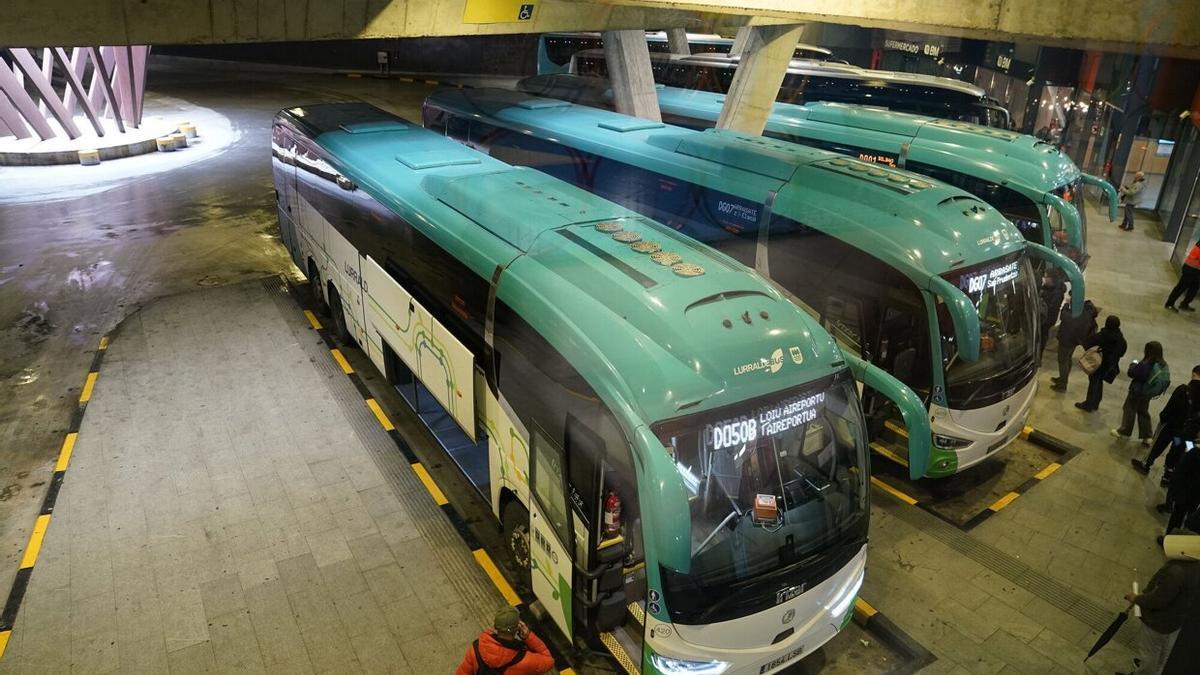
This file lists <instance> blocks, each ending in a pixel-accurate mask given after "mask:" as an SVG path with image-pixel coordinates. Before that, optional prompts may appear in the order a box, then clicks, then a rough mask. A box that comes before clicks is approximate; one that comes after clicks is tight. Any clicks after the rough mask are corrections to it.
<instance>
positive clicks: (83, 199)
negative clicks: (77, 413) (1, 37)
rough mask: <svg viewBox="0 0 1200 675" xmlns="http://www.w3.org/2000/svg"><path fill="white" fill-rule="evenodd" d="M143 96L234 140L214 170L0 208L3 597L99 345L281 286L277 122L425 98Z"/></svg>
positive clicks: (259, 91) (317, 92)
mask: <svg viewBox="0 0 1200 675" xmlns="http://www.w3.org/2000/svg"><path fill="white" fill-rule="evenodd" d="M149 88H150V89H151V90H152V91H154V92H156V93H161V94H164V95H167V96H172V97H176V98H180V99H186V100H188V101H190V102H192V103H194V104H196V105H199V106H204V107H207V108H212V109H215V110H217V111H219V112H221V113H222V114H224V115H226V116H227V117H228V118H229V119H230V121H231V122H232V123H233V127H234V128H235V129H236V130H238V131H239V132H241V133H240V136H239V137H238V139H237V140H236V141H235V142H233V144H231V145H230V146H229V147H228V148H226V149H225V151H224V152H222V153H220V154H218V155H216V156H213V157H211V158H208V159H205V160H202V161H200V162H197V163H194V164H190V165H187V166H182V167H179V168H177V169H174V170H171V171H168V172H160V173H155V174H152V175H150V176H147V177H144V178H140V179H133V180H127V181H124V182H120V183H115V184H113V186H112V187H111V188H110V189H106V190H104V191H102V192H99V193H95V194H88V195H86V196H78V193H77V192H76V191H75V190H70V191H62V192H59V193H57V194H53V195H52V196H49V197H45V198H42V199H40V200H38V201H33V202H28V203H4V204H0V587H3V588H8V586H9V585H10V583H11V578H12V575H13V574H14V573H15V572H16V569H17V561H18V559H19V557H20V555H21V551H22V549H23V547H24V545H25V542H26V541H27V539H28V535H29V530H30V528H31V527H32V525H33V522H34V519H35V515H36V513H37V510H38V509H39V507H40V504H41V501H42V498H43V496H44V494H45V491H46V489H47V485H48V480H49V478H50V474H51V468H52V465H53V462H54V460H55V457H56V456H57V453H58V449H59V448H58V445H59V443H61V440H62V434H63V432H64V431H65V430H66V427H67V424H68V421H69V420H70V418H71V413H72V411H73V410H74V408H75V404H76V401H77V399H78V394H79V389H80V387H81V386H82V383H83V380H84V377H85V375H86V373H87V369H88V364H89V362H90V361H91V358H92V352H93V350H94V349H95V347H96V342H97V339H98V336H99V335H100V334H101V333H103V332H105V331H107V330H110V329H111V328H112V327H114V326H115V325H116V324H117V323H118V322H119V321H120V320H121V319H122V318H124V317H125V316H128V315H129V314H130V313H131V312H133V311H134V310H135V309H136V308H138V307H139V306H142V305H144V304H146V303H147V302H149V301H151V300H153V299H154V298H158V297H163V296H167V295H172V294H176V293H181V292H185V291H189V290H193V289H196V288H203V287H210V286H219V285H224V284H230V283H235V282H238V281H244V280H247V279H252V278H258V277H263V276H267V275H273V274H280V273H290V271H291V263H290V261H289V260H288V258H287V254H286V251H285V250H284V248H283V246H282V245H281V244H280V242H279V235H278V224H277V222H276V217H275V211H274V192H273V190H274V188H273V186H272V182H271V165H270V161H269V160H270V125H271V118H272V116H273V115H274V113H275V112H276V111H278V110H279V109H280V108H283V107H285V106H289V105H296V104H301V103H309V102H314V101H326V100H336V99H342V98H347V97H362V98H367V99H368V100H370V101H372V102H374V103H377V104H380V105H384V106H385V107H388V108H390V109H392V110H393V111H394V112H397V113H399V114H402V115H405V116H409V117H412V118H413V119H418V118H419V108H420V101H421V100H422V99H423V97H424V96H425V94H426V93H428V91H429V90H431V89H432V88H433V87H430V86H425V85H413V84H404V83H399V82H394V81H389V82H379V81H373V80H370V79H363V80H356V79H349V78H346V77H344V76H334V75H326V74H282V75H281V74H273V73H265V72H249V73H239V72H237V71H236V70H234V69H233V68H232V67H229V68H224V69H218V68H212V67H210V66H208V65H206V66H204V68H202V69H197V68H195V67H192V68H188V67H181V66H177V65H170V66H166V67H162V66H157V65H155V64H153V63H152V65H151V72H150V75H149ZM118 161H121V162H136V161H138V159H137V158H130V159H124V160H118ZM78 169H79V170H80V171H87V170H88V168H87V167H78ZM38 170H39V168H21V169H8V168H4V169H0V190H3V189H4V188H3V186H4V185H5V183H6V182H8V183H9V184H10V185H12V184H13V183H14V182H16V181H14V180H12V179H13V178H15V177H16V176H17V173H16V172H18V171H20V172H24V173H22V174H21V176H20V178H21V180H25V179H27V178H28V172H30V171H38ZM61 170H62V169H58V168H54V169H50V171H61ZM43 171H45V170H44V169H43ZM45 175H47V176H50V175H52V174H51V173H50V172H49V171H47V172H46V174H45ZM6 179H7V180H6ZM4 196H5V197H8V196H10V195H4ZM4 201H7V200H4Z"/></svg>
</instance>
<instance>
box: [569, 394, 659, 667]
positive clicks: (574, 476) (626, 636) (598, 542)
mask: <svg viewBox="0 0 1200 675" xmlns="http://www.w3.org/2000/svg"><path fill="white" fill-rule="evenodd" d="M565 441H566V456H567V475H568V483H567V490H568V497H569V500H570V504H571V507H572V518H573V524H574V527H575V531H574V535H575V536H574V541H573V544H574V546H575V550H574V554H575V584H574V586H575V599H574V601H573V602H574V606H575V616H574V618H575V622H576V624H577V625H586V626H587V627H588V629H589V631H590V633H591V634H593V635H603V634H605V633H614V634H615V635H614V638H615V639H617V640H618V641H619V642H620V643H621V645H622V647H623V648H624V649H625V651H626V653H627V654H634V655H637V654H641V653H642V632H643V628H642V626H643V624H644V623H645V621H644V619H640V620H638V619H639V618H640V617H642V616H644V611H645V606H644V604H642V603H643V602H644V599H645V574H644V572H642V573H638V572H639V571H640V569H641V568H640V567H638V565H637V562H638V561H637V558H638V557H639V556H637V555H635V554H632V553H631V551H635V550H636V549H635V547H634V546H633V543H634V542H636V541H638V530H639V529H640V521H639V519H638V517H637V514H638V508H637V505H636V499H635V498H636V494H635V492H636V490H635V488H634V487H633V486H632V484H630V483H627V482H624V481H621V480H619V473H618V472H617V471H616V470H615V469H613V468H612V466H611V465H610V464H609V463H608V462H607V461H606V454H605V444H604V440H603V439H602V438H601V437H600V435H599V434H597V433H596V432H595V431H593V430H592V429H591V428H589V427H588V426H587V425H586V424H584V423H583V422H582V421H580V420H579V419H578V418H576V417H575V416H574V415H571V414H568V415H567V423H566V431H565ZM626 563H630V566H629V568H627V567H626ZM630 618H633V619H635V620H634V621H630V620H629V619H630ZM622 628H624V629H625V630H619V629H622Z"/></svg>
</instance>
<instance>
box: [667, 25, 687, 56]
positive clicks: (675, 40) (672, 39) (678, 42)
mask: <svg viewBox="0 0 1200 675" xmlns="http://www.w3.org/2000/svg"><path fill="white" fill-rule="evenodd" d="M667 51H669V52H671V53H672V54H681V55H683V56H688V55H690V54H691V53H692V47H691V45H689V44H688V39H687V29H686V28H668V29H667Z"/></svg>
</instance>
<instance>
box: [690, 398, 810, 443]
mask: <svg viewBox="0 0 1200 675" xmlns="http://www.w3.org/2000/svg"><path fill="white" fill-rule="evenodd" d="M824 404H825V392H823V391H822V392H818V393H815V394H810V395H808V396H801V397H797V398H791V399H787V400H785V401H781V402H779V403H776V404H773V405H769V406H764V407H762V408H759V409H758V410H756V411H754V413H753V414H750V415H743V416H741V417H737V418H734V419H728V420H723V421H720V422H716V423H714V424H709V425H706V426H705V428H704V441H705V445H707V446H709V447H711V448H712V449H713V450H723V449H725V448H732V447H737V446H740V445H741V444H743V443H753V442H754V441H756V440H758V439H760V438H768V437H770V436H776V435H778V434H782V433H784V432H786V431H789V430H791V429H795V428H798V427H802V426H804V425H805V424H808V423H809V422H812V421H813V420H815V419H817V415H818V414H819V413H820V410H821V406H823V405H824Z"/></svg>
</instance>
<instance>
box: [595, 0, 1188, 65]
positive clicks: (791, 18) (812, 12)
mask: <svg viewBox="0 0 1200 675" xmlns="http://www.w3.org/2000/svg"><path fill="white" fill-rule="evenodd" d="M612 1H613V2H619V3H623V4H629V5H637V6H640V7H658V8H663V9H674V10H691V11H696V12H728V13H733V14H743V15H747V16H756V17H758V18H759V19H760V20H763V21H765V20H767V19H777V20H780V21H782V22H786V23H805V22H823V23H836V24H848V25H855V26H866V27H869V28H891V29H895V30H905V31H914V32H920V33H930V34H934V35H953V36H959V37H971V38H979V39H988V40H1002V41H1026V42H1033V43H1037V44H1043V45H1056V46H1063V47H1075V48H1087V49H1094V50H1099V51H1114V52H1138V53H1141V52H1147V53H1151V54H1156V55H1161V56H1175V57H1182V58H1200V2H1197V0H888V1H887V2H880V1H879V0H838V2H836V3H831V2H829V1H828V0H612Z"/></svg>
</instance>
